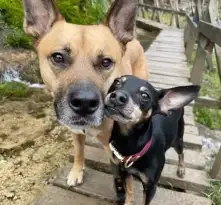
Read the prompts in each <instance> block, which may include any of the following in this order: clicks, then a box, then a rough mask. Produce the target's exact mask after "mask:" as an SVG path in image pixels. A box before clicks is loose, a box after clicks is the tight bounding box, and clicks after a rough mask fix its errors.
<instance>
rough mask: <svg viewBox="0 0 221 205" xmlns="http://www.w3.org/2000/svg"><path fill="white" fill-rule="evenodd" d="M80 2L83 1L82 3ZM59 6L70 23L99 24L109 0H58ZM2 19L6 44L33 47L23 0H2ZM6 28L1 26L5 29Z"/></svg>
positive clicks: (0, 15)
mask: <svg viewBox="0 0 221 205" xmlns="http://www.w3.org/2000/svg"><path fill="white" fill-rule="evenodd" d="M80 2H83V3H82V4H80ZM57 6H58V8H59V10H60V12H61V13H62V15H63V16H64V17H65V19H66V20H67V21H68V22H70V23H75V24H83V25H84V24H97V23H98V22H99V21H101V20H102V19H103V18H104V15H105V13H106V10H107V7H108V1H107V0H84V1H83V0H57ZM0 18H1V19H0V21H3V22H4V23H5V28H6V29H7V31H6V32H5V46H11V47H15V48H19V47H22V48H28V49H30V48H32V39H31V37H29V36H27V35H25V34H24V31H23V7H22V1H21V0H1V1H0ZM5 28H0V30H1V29H5Z"/></svg>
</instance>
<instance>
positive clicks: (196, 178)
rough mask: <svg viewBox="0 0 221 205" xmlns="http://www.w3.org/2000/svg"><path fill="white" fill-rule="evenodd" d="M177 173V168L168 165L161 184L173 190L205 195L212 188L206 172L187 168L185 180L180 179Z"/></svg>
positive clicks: (164, 170) (165, 167)
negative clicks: (177, 189)
mask: <svg viewBox="0 0 221 205" xmlns="http://www.w3.org/2000/svg"><path fill="white" fill-rule="evenodd" d="M176 172H177V168H176V166H174V165H168V164H167V165H166V166H164V169H163V172H162V177H161V178H160V182H159V183H162V184H165V185H168V186H171V188H173V187H179V188H182V189H185V190H191V191H196V192H199V193H201V194H202V193H204V192H205V191H206V190H207V189H208V188H209V186H210V185H209V181H207V175H206V172H205V171H204V170H203V171H200V170H196V169H190V168H187V169H186V175H185V178H184V179H180V178H179V177H178V176H176Z"/></svg>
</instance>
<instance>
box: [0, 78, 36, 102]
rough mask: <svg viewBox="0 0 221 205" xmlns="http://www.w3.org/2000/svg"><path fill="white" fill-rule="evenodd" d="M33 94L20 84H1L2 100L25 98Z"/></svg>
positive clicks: (0, 93) (0, 95)
mask: <svg viewBox="0 0 221 205" xmlns="http://www.w3.org/2000/svg"><path fill="white" fill-rule="evenodd" d="M31 94H32V92H31V89H30V88H29V87H28V86H27V85H25V84H23V83H19V82H7V83H0V99H2V98H13V97H15V98H24V97H28V96H30V95H31Z"/></svg>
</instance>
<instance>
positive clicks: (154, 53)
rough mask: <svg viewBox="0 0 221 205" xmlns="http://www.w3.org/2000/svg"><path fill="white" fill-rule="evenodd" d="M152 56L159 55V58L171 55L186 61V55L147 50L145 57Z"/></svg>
mask: <svg viewBox="0 0 221 205" xmlns="http://www.w3.org/2000/svg"><path fill="white" fill-rule="evenodd" d="M152 57H160V58H171V57H173V58H174V59H179V60H182V61H186V56H185V55H184V54H181V53H178V54H175V53H168V52H156V51H155V52H154V51H152V52H149V54H148V56H147V59H148V58H152Z"/></svg>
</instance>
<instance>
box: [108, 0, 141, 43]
mask: <svg viewBox="0 0 221 205" xmlns="http://www.w3.org/2000/svg"><path fill="white" fill-rule="evenodd" d="M137 8H138V0H115V2H114V3H113V5H112V6H111V8H110V10H109V12H108V15H107V17H106V21H105V24H106V25H107V26H109V28H110V29H111V31H112V33H113V34H114V35H115V37H116V38H117V39H118V40H119V41H121V42H122V43H123V44H127V43H128V42H129V41H131V40H132V39H133V38H134V28H135V21H136V14H137Z"/></svg>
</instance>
